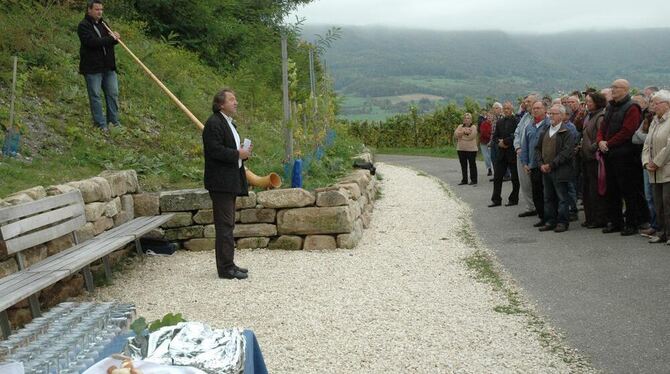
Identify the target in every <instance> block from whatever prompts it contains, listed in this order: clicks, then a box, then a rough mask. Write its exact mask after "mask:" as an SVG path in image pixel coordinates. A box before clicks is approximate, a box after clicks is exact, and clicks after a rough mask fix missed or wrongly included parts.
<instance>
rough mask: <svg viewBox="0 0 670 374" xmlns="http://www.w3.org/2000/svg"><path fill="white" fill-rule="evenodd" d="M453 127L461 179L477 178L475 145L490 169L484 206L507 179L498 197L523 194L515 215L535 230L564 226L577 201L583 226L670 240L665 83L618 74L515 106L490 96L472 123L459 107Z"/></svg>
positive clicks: (669, 108)
mask: <svg viewBox="0 0 670 374" xmlns="http://www.w3.org/2000/svg"><path fill="white" fill-rule="evenodd" d="M454 136H455V138H456V140H457V151H458V156H459V160H460V163H461V170H462V180H461V183H460V184H470V185H476V184H477V182H478V181H477V167H476V163H475V159H476V155H477V153H478V151H479V152H481V154H482V157H483V159H484V164H485V166H486V168H487V171H488V175H489V176H491V175H492V176H493V178H492V179H491V181H492V182H493V192H492V195H491V204H490V205H489V207H490V208H495V207H499V206H501V205H502V204H503V199H502V196H501V194H502V185H503V182H504V181H507V180H509V181H511V183H512V191H511V192H510V194H509V196H508V197H507V201H506V203H505V206H516V205H519V204H520V203H521V204H522V205H523V207H524V208H525V210H524V211H523V212H521V213H520V214H519V217H537V218H538V221H537V222H535V223H534V225H533V226H534V227H537V228H538V229H539V230H540V231H553V232H559V233H560V232H565V231H567V230H568V228H569V226H570V223H571V222H575V221H578V220H579V218H578V217H579V216H578V210H579V206H580V205H582V206H583V210H584V220H583V221H582V222H581V225H582V226H583V227H586V228H589V229H600V230H601V231H602V232H603V233H605V234H608V233H615V232H619V233H620V234H621V235H624V236H628V235H635V234H638V233H639V234H641V235H644V236H647V237H648V238H649V241H650V242H651V243H666V244H669V245H670V240H669V239H670V146H669V144H668V143H670V91H668V90H659V89H658V88H657V87H646V88H645V89H644V90H643V91H641V92H640V93H637V94H634V95H631V87H630V84H629V82H628V81H626V80H625V79H617V80H615V81H614V82H612V85H611V86H610V87H608V88H605V89H602V90H600V91H598V90H596V89H587V90H586V91H575V92H573V93H571V94H570V95H566V96H563V97H559V98H555V99H552V98H551V97H548V96H544V97H542V96H540V95H538V94H535V93H531V94H529V95H528V96H526V97H525V98H524V99H523V101H522V102H521V103H520V105H519V110H518V111H515V107H514V104H512V103H511V102H505V103H503V104H500V103H497V102H496V103H494V104H493V106H492V108H491V110H490V111H488V112H484V113H482V114H481V115H480V117H479V120H478V121H476V123H475V121H473V117H472V114H470V113H466V114H465V116H464V119H463V124H462V125H460V126H458V128H457V129H456V131H455V133H454ZM478 143H479V146H478ZM468 169H469V173H468ZM468 177H469V180H468Z"/></svg>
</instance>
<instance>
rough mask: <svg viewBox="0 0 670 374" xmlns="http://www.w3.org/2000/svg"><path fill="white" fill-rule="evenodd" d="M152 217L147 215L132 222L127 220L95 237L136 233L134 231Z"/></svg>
mask: <svg viewBox="0 0 670 374" xmlns="http://www.w3.org/2000/svg"><path fill="white" fill-rule="evenodd" d="M149 219H151V217H150V216H145V217H137V218H135V219H133V220H132V221H130V222H126V223H124V224H123V225H121V226H117V227H114V228H113V229H111V230H107V231H105V232H103V233H102V234H100V235H98V236H96V237H95V238H93V239H98V238H106V237H109V236H114V235H119V234H125V235H134V232H135V231H136V230H137V229H138V228H140V227H142V226H143V225H144V224H146V222H147V221H148V220H149Z"/></svg>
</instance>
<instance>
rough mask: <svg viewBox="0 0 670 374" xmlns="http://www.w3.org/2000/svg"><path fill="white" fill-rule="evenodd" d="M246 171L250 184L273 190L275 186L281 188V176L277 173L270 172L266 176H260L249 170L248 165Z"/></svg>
mask: <svg viewBox="0 0 670 374" xmlns="http://www.w3.org/2000/svg"><path fill="white" fill-rule="evenodd" d="M244 169H245V170H244V171H245V173H246V175H247V182H249V184H250V185H252V186H254V187H258V188H263V189H266V190H271V189H273V188H279V187H280V186H281V177H280V176H279V175H278V174H277V173H270V174H268V175H266V176H264V177H259V176H258V175H256V174H254V173H253V172H252V171H251V170H249V169H248V168H247V167H246V166H245V167H244Z"/></svg>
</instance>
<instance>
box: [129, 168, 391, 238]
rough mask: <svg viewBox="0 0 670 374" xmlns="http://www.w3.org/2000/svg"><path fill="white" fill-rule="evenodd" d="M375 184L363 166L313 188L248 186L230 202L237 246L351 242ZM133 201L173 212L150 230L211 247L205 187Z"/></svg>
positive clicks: (368, 212) (363, 223) (362, 224)
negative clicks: (246, 193)
mask: <svg viewBox="0 0 670 374" xmlns="http://www.w3.org/2000/svg"><path fill="white" fill-rule="evenodd" d="M377 188H378V186H377V181H376V179H375V178H374V176H372V175H370V172H369V171H367V170H356V171H354V172H352V173H351V174H350V175H348V176H346V177H345V178H343V179H342V180H340V181H339V182H338V183H337V184H335V185H333V186H330V187H326V188H320V189H317V190H315V191H314V192H311V191H307V190H304V189H301V188H287V189H280V190H270V191H263V192H258V193H256V192H253V191H252V192H249V196H245V197H238V198H237V201H236V204H235V208H236V214H235V222H236V223H235V230H234V232H233V235H234V237H235V239H236V242H237V248H270V249H284V250H301V249H308V250H315V249H334V248H354V247H355V246H356V244H357V243H358V241H359V240H360V238H361V236H362V234H363V229H364V228H366V227H367V226H368V225H369V224H370V220H371V217H372V210H373V202H374V199H375V196H376V194H377ZM135 201H136V202H137V201H142V207H138V205H137V204H136V205H135V209H136V211H142V212H147V213H149V214H158V211H160V214H166V213H175V216H174V218H172V219H171V220H170V221H169V222H167V223H166V224H164V225H163V226H162V229H161V230H162V231H159V232H156V233H155V235H158V236H160V235H164V237H165V238H167V239H168V240H171V241H177V242H179V243H180V245H181V247H182V248H184V249H187V250H191V251H205V250H213V249H214V238H215V236H216V233H215V230H214V215H213V213H212V201H211V200H210V198H209V193H208V192H207V191H206V190H204V189H190V190H178V191H165V192H161V193H160V194H158V195H155V194H154V196H153V197H151V198H150V197H147V196H143V197H141V198H139V199H138V198H136V199H135ZM156 201H158V206H156ZM147 206H150V207H151V208H150V209H149V208H146V207H147Z"/></svg>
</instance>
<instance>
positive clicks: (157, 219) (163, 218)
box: [135, 213, 174, 239]
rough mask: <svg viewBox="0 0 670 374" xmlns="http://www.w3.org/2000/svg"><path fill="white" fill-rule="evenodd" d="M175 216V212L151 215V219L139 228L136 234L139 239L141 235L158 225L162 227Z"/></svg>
mask: <svg viewBox="0 0 670 374" xmlns="http://www.w3.org/2000/svg"><path fill="white" fill-rule="evenodd" d="M173 216H174V213H169V214H162V215H160V216H153V217H150V219H149V220H148V221H147V222H145V223H144V225H143V226H142V227H141V228H138V229H137V231H136V233H135V235H136V236H137V238H138V239H139V238H140V237H142V236H144V235H145V234H147V233H148V232H149V231H151V230H153V229H155V228H156V227H160V226H161V225H162V224H164V223H165V222H167V221H169V220H170V219H172V217H173Z"/></svg>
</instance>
